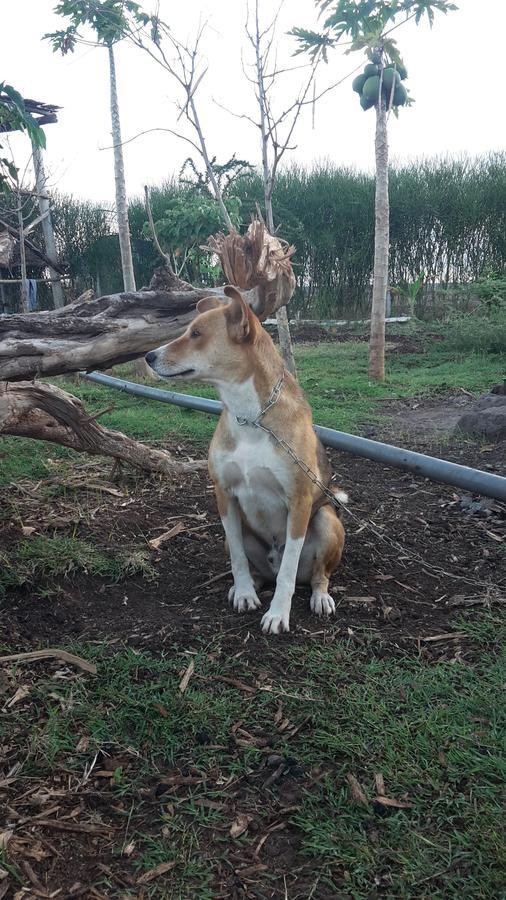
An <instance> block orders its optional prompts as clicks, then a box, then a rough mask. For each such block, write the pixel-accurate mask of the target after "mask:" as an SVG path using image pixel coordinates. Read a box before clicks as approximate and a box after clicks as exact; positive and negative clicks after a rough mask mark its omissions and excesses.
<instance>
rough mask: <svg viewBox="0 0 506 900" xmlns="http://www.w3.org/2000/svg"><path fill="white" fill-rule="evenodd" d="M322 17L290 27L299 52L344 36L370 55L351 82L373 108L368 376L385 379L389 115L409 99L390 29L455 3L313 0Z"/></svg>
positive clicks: (324, 50) (321, 49) (318, 49)
mask: <svg viewBox="0 0 506 900" xmlns="http://www.w3.org/2000/svg"><path fill="white" fill-rule="evenodd" d="M317 5H318V6H319V7H320V11H321V14H322V16H323V17H324V19H323V30H322V31H321V32H315V31H307V30H305V29H303V28H295V29H293V32H292V33H293V35H294V36H295V37H296V38H297V40H298V42H299V49H298V51H297V52H303V51H308V52H309V53H310V54H311V56H312V57H313V59H314V58H315V57H316V56H317V55H318V54H323V58H324V59H325V61H327V58H328V50H329V48H334V47H336V46H339V42H340V41H341V40H343V39H346V42H347V45H348V49H347V50H346V53H351V52H354V51H359V52H362V53H365V56H366V58H367V60H368V63H367V65H366V66H365V69H364V72H363V73H362V75H359V76H358V77H357V78H356V79H355V80H354V82H353V89H354V90H355V91H356V92H357V93H359V94H360V105H361V107H362V109H363V110H367V109H369V108H374V109H375V112H376V134H375V159H376V194H375V231H374V273H373V294H372V308H371V333H370V342H369V377H370V378H372V379H375V380H377V381H384V379H385V308H386V295H387V289H388V262H389V225H390V212H389V194H388V127H387V126H388V116H389V113H390V111H391V110H393V111H394V113H395V114H397V111H398V108H399V107H400V106H405V105H406V104H409V103H410V102H411V101H410V99H409V97H408V94H407V91H406V89H405V87H404V85H403V84H402V81H403V80H404V79H405V78H406V77H407V71H406V68H405V66H404V63H403V61H402V59H401V56H400V53H399V50H398V47H397V43H396V41H395V39H394V38H393V37H391V33H392V31H394V29H397V28H398V27H399V26H400V25H403V24H404V23H406V22H409V21H410V20H412V19H413V20H414V21H415V23H416V24H418V23H419V22H420V21H421V20H422V19H423V18H424V17H425V16H426V17H427V19H428V21H429V24H430V26H431V27H432V24H433V21H434V16H435V13H436V12H441V13H447V12H449V11H450V10H454V9H456V8H457V7H456V6H455V5H454V4H453V3H450V2H448V0H317Z"/></svg>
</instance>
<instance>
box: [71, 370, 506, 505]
mask: <svg viewBox="0 0 506 900" xmlns="http://www.w3.org/2000/svg"><path fill="white" fill-rule="evenodd" d="M80 375H81V377H82V378H86V379H87V380H88V381H94V382H96V383H97V384H103V385H105V386H106V387H112V388H116V389H117V390H120V391H124V392H125V393H127V394H133V395H134V396H136V397H144V398H147V399H150V400H160V401H161V402H162V403H172V404H173V405H174V406H181V407H183V408H184V409H195V410H198V411H199V412H205V413H212V414H213V415H219V414H220V413H221V411H222V409H223V404H222V403H220V401H219V400H209V399H207V397H194V396H192V395H191V394H178V393H175V392H174V391H165V390H160V389H159V388H151V387H146V385H144V384H136V383H135V382H133V381H125V380H124V379H122V378H113V377H112V376H110V375H103V374H102V373H101V372H90V373H86V372H81V373H80ZM315 431H316V433H317V434H318V437H319V438H320V440H321V441H322V443H323V444H325V445H326V446H327V447H332V448H333V449H335V450H344V451H345V452H346V453H352V454H353V455H354V456H362V457H364V458H365V459H372V460H373V461H374V462H380V463H383V464H384V465H386V466H393V467H394V468H397V469H404V470H405V471H407V472H413V473H414V474H415V475H420V476H422V477H423V478H429V479H430V480H431V481H440V482H443V484H451V485H454V487H458V488H461V489H462V490H465V491H471V493H473V494H482V495H483V496H485V497H493V498H494V499H496V500H503V501H506V478H503V477H502V476H501V475H493V474H491V473H490V472H483V471H482V470H481V469H472V468H470V467H469V466H460V465H459V464H458V463H452V462H448V460H446V459H437V458H436V457H434V456H426V455H425V454H424V453H416V452H415V451H414V450H405V449H404V448H402V447H394V446H392V444H383V443H381V442H380V441H371V440H369V438H363V437H358V436H357V435H355V434H348V433H347V432H346V431H335V430H334V429H333V428H325V427H323V426H321V425H316V426H315Z"/></svg>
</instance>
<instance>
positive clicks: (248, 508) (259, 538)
mask: <svg viewBox="0 0 506 900" xmlns="http://www.w3.org/2000/svg"><path fill="white" fill-rule="evenodd" d="M225 294H226V296H227V297H228V298H230V302H228V303H226V302H225V303H224V302H223V301H221V300H218V299H217V298H215V297H205V298H204V299H203V300H200V302H199V303H198V304H197V313H198V315H197V317H196V318H195V319H194V320H193V321H192V322H191V324H190V325H189V326H188V328H187V330H186V331H185V333H184V334H183V335H182V336H181V337H179V338H177V340H175V341H172V342H171V343H170V344H165V345H164V346H163V347H159V348H158V349H157V350H152V351H151V352H150V353H148V354H147V355H146V361H147V363H148V364H149V365H150V366H151V368H152V369H153V371H154V372H155V373H156V374H157V375H159V376H161V377H162V378H184V379H185V380H194V381H205V382H207V383H209V384H212V385H214V386H215V387H216V388H217V390H218V392H219V395H220V397H221V399H222V401H223V407H224V408H223V412H222V414H221V417H220V420H219V422H218V426H217V428H216V431H215V434H214V437H213V439H212V442H211V447H210V450H209V471H210V474H211V478H212V479H213V482H214V487H215V491H216V499H217V502H218V510H219V513H220V517H221V521H222V523H223V528H224V530H225V535H226V544H227V547H228V552H229V554H230V562H231V567H232V574H233V578H234V585H233V587H232V588H231V590H230V594H229V599H230V601H231V602H232V603H233V605H234V609H236V610H237V611H238V612H245V611H246V610H254V609H258V608H259V607H260V605H261V604H260V600H259V599H258V596H257V590H258V589H259V588H260V586H261V585H262V584H263V583H264V582H265V581H267V582H271V583H273V582H275V584H276V588H275V591H274V596H273V598H272V601H271V605H270V607H269V610H268V611H267V612H266V613H265V615H264V617H263V619H262V629H263V631H264V632H265V633H272V634H278V633H279V632H281V631H288V630H289V627H290V626H289V622H290V608H291V604H292V596H293V593H294V590H295V584H296V581H298V582H301V583H303V584H310V585H311V589H312V594H311V610H312V611H313V612H314V613H316V614H317V615H319V616H328V615H330V614H331V613H334V612H335V603H334V601H333V599H332V597H331V596H330V595H329V593H328V585H329V578H330V576H331V574H332V572H333V571H334V569H335V568H336V566H337V565H338V563H339V562H340V559H341V554H342V551H343V546H344V528H343V525H342V523H341V521H340V519H339V517H338V516H337V514H336V511H335V508H334V506H333V505H332V504H331V502H329V499H328V498H327V497H326V496H325V495H324V494H323V493H322V491H321V489H320V488H319V487H318V486H317V485H316V484H314V482H313V481H312V480H311V479H310V478H309V477H308V476H307V474H306V473H305V472H304V471H302V469H301V468H300V467H299V466H298V465H297V464H296V462H295V461H294V460H293V459H292V458H291V456H290V455H289V454H288V453H287V452H286V450H285V449H283V447H282V446H280V444H279V443H278V441H277V440H276V439H275V438H274V437H273V435H275V436H276V438H279V439H280V440H283V441H285V442H286V444H288V445H289V446H290V448H291V450H292V451H293V452H294V453H295V455H296V456H297V458H298V459H300V460H303V461H304V463H306V465H307V466H309V468H310V469H311V471H312V472H313V473H314V474H315V475H317V476H318V479H319V480H320V482H322V483H323V484H324V485H325V487H327V488H328V487H329V485H330V479H331V472H330V466H329V463H328V460H327V456H326V453H325V451H324V449H323V447H322V445H321V444H320V441H319V440H318V438H317V436H316V434H315V431H314V429H313V421H312V415H311V410H310V408H309V405H308V403H307V401H306V399H305V397H304V394H303V393H302V391H301V389H300V387H299V385H298V384H297V382H296V381H295V379H294V378H292V376H291V375H290V374H289V373H288V372H286V371H284V367H283V362H282V360H281V358H280V356H279V354H278V352H277V350H276V348H275V346H274V344H273V342H272V340H271V338H270V336H269V335H268V334H267V332H266V331H265V330H264V329H263V328H262V326H261V324H260V322H259V320H258V319H257V317H256V316H255V314H254V313H253V312H252V311H251V309H250V308H249V307H248V305H247V304H246V302H245V301H244V299H243V297H242V296H241V294H240V293H239V291H238V290H237V289H236V288H234V287H230V286H229V287H226V288H225ZM270 431H272V433H273V435H271V434H270ZM332 493H333V494H334V495H335V497H336V498H337V499H338V501H340V502H341V503H346V502H347V496H346V494H345V493H344V492H342V491H338V490H332Z"/></svg>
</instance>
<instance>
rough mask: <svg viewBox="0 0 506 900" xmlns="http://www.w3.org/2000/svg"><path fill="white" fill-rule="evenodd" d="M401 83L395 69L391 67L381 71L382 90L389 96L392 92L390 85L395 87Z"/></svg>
mask: <svg viewBox="0 0 506 900" xmlns="http://www.w3.org/2000/svg"><path fill="white" fill-rule="evenodd" d="M400 82H401V77H400V75H399V73H398V72H396V70H395V69H393V68H392V67H391V66H388V67H387V68H386V69H383V89H384V90H385V92H386V93H387V94H390V91H391V90H392V85H394V84H395V86H397V85H398V84H400Z"/></svg>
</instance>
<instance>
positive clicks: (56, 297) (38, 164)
mask: <svg viewBox="0 0 506 900" xmlns="http://www.w3.org/2000/svg"><path fill="white" fill-rule="evenodd" d="M32 155H33V167H34V169H35V184H36V186H37V194H38V201H39V210H40V214H41V216H44V218H43V219H42V233H43V235H44V246H45V248H46V256H48V257H49V259H50V260H53V261H54V262H55V263H57V262H58V254H57V252H56V243H55V239H54V231H53V223H52V220H51V212H50V208H49V200H48V199H47V197H46V196H45V194H46V173H45V172H44V160H43V157H42V150H41V149H40V147H37V146H36V144H34V143H33V142H32ZM49 274H50V276H51V291H52V294H53V303H54V307H55V309H58V308H60V307H62V306H65V297H64V294H63V288H62V284H61V277H60V275H59V274H58V272H57V271H56V269H53V268H51V267H50V268H49Z"/></svg>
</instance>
